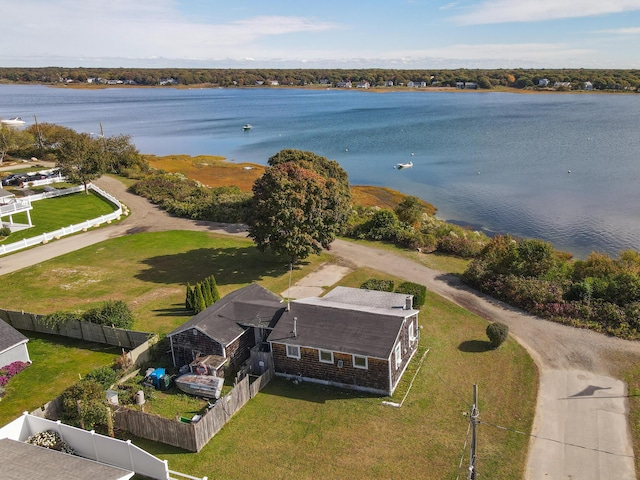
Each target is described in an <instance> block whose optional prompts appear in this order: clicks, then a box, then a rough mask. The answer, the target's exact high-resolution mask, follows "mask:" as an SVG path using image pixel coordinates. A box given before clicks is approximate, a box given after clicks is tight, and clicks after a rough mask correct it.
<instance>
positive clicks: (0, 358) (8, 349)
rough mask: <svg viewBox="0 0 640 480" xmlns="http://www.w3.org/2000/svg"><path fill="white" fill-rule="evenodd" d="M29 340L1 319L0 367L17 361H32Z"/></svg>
mask: <svg viewBox="0 0 640 480" xmlns="http://www.w3.org/2000/svg"><path fill="white" fill-rule="evenodd" d="M28 341H29V339H28V338H27V337H25V336H24V335H23V334H22V333H20V332H19V331H18V330H16V329H15V328H13V327H12V326H11V325H9V324H8V323H6V322H4V321H2V320H0V367H4V366H5V365H9V364H10V363H13V362H16V361H21V362H25V363H30V362H31V358H29V350H28V349H27V342H28Z"/></svg>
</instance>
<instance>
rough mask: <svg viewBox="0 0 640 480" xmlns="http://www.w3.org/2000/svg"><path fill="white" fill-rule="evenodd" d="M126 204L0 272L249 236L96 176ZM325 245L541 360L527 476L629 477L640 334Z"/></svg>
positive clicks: (371, 253)
mask: <svg viewBox="0 0 640 480" xmlns="http://www.w3.org/2000/svg"><path fill="white" fill-rule="evenodd" d="M96 183H97V184H98V185H99V186H100V187H101V188H103V189H104V190H106V191H108V192H109V193H111V194H112V195H114V196H115V197H116V198H118V199H120V200H121V201H122V202H123V203H124V204H126V205H127V206H128V207H129V208H130V209H131V215H130V217H129V218H127V219H126V220H125V221H123V222H121V223H120V224H117V225H113V226H110V227H107V228H102V229H99V230H93V231H90V232H87V233H85V234H82V235H78V236H74V237H70V238H65V239H61V240H58V241H55V242H51V243H49V244H47V245H42V246H39V247H37V248H35V249H32V250H28V251H25V252H19V253H16V254H13V255H10V256H8V257H6V258H2V259H0V275H2V274H6V273H9V272H11V271H14V270H18V269H20V268H24V267H26V266H29V265H33V264H36V263H40V262H42V261H44V260H47V259H49V258H53V257H55V256H57V255H61V254H64V253H67V252H70V251H73V250H76V249H78V248H82V247H84V246H88V245H92V244H94V243H98V242H101V241H103V240H106V239H109V238H114V237H118V236H121V235H128V234H132V233H137V232H142V231H161V230H180V229H185V230H199V231H209V232H218V233H225V234H232V235H242V236H245V235H246V230H245V227H244V226H243V225H225V224H218V223H213V222H198V221H192V220H187V219H181V218H174V217H171V216H169V215H167V214H166V213H165V212H163V211H162V210H160V209H158V208H157V207H155V206H153V205H151V204H150V203H149V202H148V201H147V200H145V199H143V198H141V197H138V196H136V195H132V194H130V193H129V192H127V191H126V189H125V187H124V186H123V185H122V183H120V182H119V181H118V180H115V179H112V178H109V177H103V178H101V179H100V180H99V181H97V182H96ZM331 253H332V254H333V255H335V256H337V257H340V258H342V259H343V260H345V261H346V262H348V263H350V264H352V265H353V266H356V267H359V266H366V267H369V268H373V269H376V270H379V271H381V272H386V273H389V274H391V275H395V276H398V277H400V278H404V279H406V280H409V281H413V282H416V283H421V284H423V285H426V286H427V288H428V289H429V290H431V291H433V292H435V293H438V294H439V295H441V296H443V297H445V298H447V299H449V300H451V301H453V302H454V303H457V304H459V305H461V306H462V307H464V308H466V309H467V310H470V311H472V312H474V313H476V314H477V315H479V316H481V317H483V318H485V319H488V320H492V321H500V322H502V323H505V324H506V325H508V326H509V331H510V333H511V334H512V335H513V336H514V337H515V338H516V339H517V340H518V342H520V343H521V344H522V345H523V346H524V347H525V348H526V349H527V351H528V352H529V354H530V355H531V356H532V358H533V359H534V361H535V362H536V364H537V366H538V368H539V369H540V389H539V392H538V401H537V408H536V416H535V421H534V428H533V436H532V439H531V444H530V449H529V459H528V465H527V472H526V477H525V478H526V479H528V480H538V479H540V480H542V479H553V480H556V479H580V480H604V479H615V480H631V479H635V478H636V476H635V465H634V456H633V448H632V443H631V431H630V428H629V421H628V410H629V408H628V393H627V388H626V385H625V384H624V382H622V381H620V380H619V379H617V378H615V375H616V373H617V366H618V365H619V362H621V361H624V362H638V361H640V342H629V341H625V340H620V339H616V338H610V337H606V336H604V335H600V334H596V333H594V332H590V331H587V330H581V329H575V328H570V327H565V326H563V325H559V324H556V323H552V322H548V321H546V320H542V319H539V318H537V317H533V316H531V315H527V314H525V313H523V312H521V311H519V310H516V309H513V308H510V307H508V306H506V305H504V304H502V303H501V302H498V301H496V300H494V299H492V298H490V297H486V296H483V295H481V294H478V293H477V292H475V291H472V290H470V289H468V288H467V287H465V286H464V285H463V284H462V283H461V282H460V281H459V280H458V279H457V278H456V277H454V276H452V275H447V274H442V273H440V272H437V271H434V270H431V269H428V268H427V267H424V266H422V265H420V264H418V263H415V262H413V261H411V260H409V259H407V258H404V257H402V256H399V255H395V254H393V253H390V252H386V251H382V250H377V249H375V248H369V247H364V246H362V245H356V244H353V243H350V242H346V241H343V240H336V241H334V242H333V244H332V248H331Z"/></svg>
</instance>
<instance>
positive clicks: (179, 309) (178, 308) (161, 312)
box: [153, 303, 195, 317]
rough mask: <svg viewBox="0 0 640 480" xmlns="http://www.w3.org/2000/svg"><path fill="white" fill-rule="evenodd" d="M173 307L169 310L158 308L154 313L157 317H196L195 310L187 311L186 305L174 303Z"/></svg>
mask: <svg viewBox="0 0 640 480" xmlns="http://www.w3.org/2000/svg"><path fill="white" fill-rule="evenodd" d="M173 305H174V306H173V307H169V308H156V309H154V310H153V313H154V314H155V316H157V317H184V316H186V315H191V316H193V315H195V313H194V312H193V310H187V309H186V308H185V307H184V304H179V303H174V304H173Z"/></svg>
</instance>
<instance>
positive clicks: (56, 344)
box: [0, 320, 121, 425]
mask: <svg viewBox="0 0 640 480" xmlns="http://www.w3.org/2000/svg"><path fill="white" fill-rule="evenodd" d="M0 321H1V320H0ZM22 333H23V334H24V335H26V336H27V337H28V338H29V342H28V343H27V347H28V349H29V356H30V358H31V361H32V362H33V363H32V365H31V366H29V367H28V368H26V369H25V370H23V371H22V372H20V373H19V374H18V375H16V376H15V377H13V378H12V379H11V380H10V381H9V383H8V384H7V386H6V391H5V395H4V397H3V398H2V401H0V425H5V424H6V423H8V422H10V421H12V420H14V419H16V418H17V417H19V416H20V415H21V414H22V412H24V411H28V412H32V411H33V410H35V409H37V408H39V407H41V406H43V405H44V404H46V403H47V402H49V401H50V400H53V399H54V398H56V397H57V396H58V395H60V394H61V393H62V392H63V391H64V390H65V389H66V388H67V387H70V386H71V385H73V384H75V383H76V382H77V381H78V379H79V376H84V375H86V374H87V373H88V372H90V371H91V370H93V369H94V368H97V367H101V366H104V365H111V364H112V363H113V361H114V360H115V359H116V357H118V355H119V354H120V353H121V351H120V349H119V348H117V347H115V348H114V347H109V346H108V345H102V344H99V343H89V342H83V341H81V340H75V339H69V338H64V337H56V336H54V335H46V334H42V333H37V332H27V331H23V332H22Z"/></svg>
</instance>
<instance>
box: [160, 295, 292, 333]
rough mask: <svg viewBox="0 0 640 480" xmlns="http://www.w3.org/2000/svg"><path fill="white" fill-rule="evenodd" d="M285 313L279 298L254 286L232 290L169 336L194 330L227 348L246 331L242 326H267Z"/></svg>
mask: <svg viewBox="0 0 640 480" xmlns="http://www.w3.org/2000/svg"><path fill="white" fill-rule="evenodd" d="M283 310H284V304H283V303H282V300H281V299H280V297H278V296H277V295H276V294H274V293H272V292H270V291H269V290H267V289H266V288H264V287H262V286H260V285H258V284H257V283H253V284H251V285H248V286H246V287H243V288H241V289H239V290H235V291H233V292H231V293H229V294H228V295H225V296H224V297H223V298H221V299H220V300H218V301H217V302H216V303H214V304H213V305H211V306H210V307H209V308H207V309H206V310H203V311H202V312H200V313H198V314H197V315H196V316H194V317H192V318H191V319H190V320H188V321H187V322H185V323H183V324H182V325H180V326H179V327H178V328H176V329H175V330H173V331H172V332H171V333H169V336H172V335H175V334H177V333H180V332H184V331H185V330H189V329H192V328H197V329H198V330H199V331H201V332H203V333H204V334H206V335H208V336H209V337H211V338H213V339H214V340H216V341H217V342H219V343H220V344H222V345H225V346H226V345H228V344H229V343H231V342H232V341H233V340H234V339H235V338H237V337H238V336H239V335H240V334H241V333H242V332H243V331H244V330H245V329H244V328H243V327H242V325H256V326H269V325H270V324H271V323H273V322H274V320H277V318H278V316H279V315H280V313H281V312H282V311H283Z"/></svg>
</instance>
